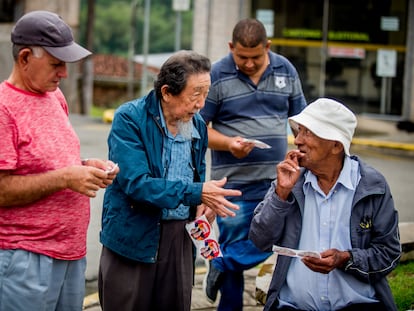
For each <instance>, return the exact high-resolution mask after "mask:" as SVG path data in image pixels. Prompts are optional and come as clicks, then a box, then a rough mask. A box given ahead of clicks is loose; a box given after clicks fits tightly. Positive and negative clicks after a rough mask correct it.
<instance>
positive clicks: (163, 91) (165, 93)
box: [161, 84, 171, 102]
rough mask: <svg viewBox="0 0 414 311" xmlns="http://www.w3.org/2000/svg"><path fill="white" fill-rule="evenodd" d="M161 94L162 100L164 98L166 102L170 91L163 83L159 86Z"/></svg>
mask: <svg viewBox="0 0 414 311" xmlns="http://www.w3.org/2000/svg"><path fill="white" fill-rule="evenodd" d="M161 95H162V100H164V101H165V102H168V98H169V97H170V96H171V93H170V92H168V85H167V84H164V85H163V86H161Z"/></svg>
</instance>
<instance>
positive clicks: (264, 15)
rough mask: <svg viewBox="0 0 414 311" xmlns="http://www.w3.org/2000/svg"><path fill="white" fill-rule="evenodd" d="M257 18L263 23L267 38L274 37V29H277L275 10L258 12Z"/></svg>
mask: <svg viewBox="0 0 414 311" xmlns="http://www.w3.org/2000/svg"><path fill="white" fill-rule="evenodd" d="M256 18H257V19H258V20H259V21H261V22H262V24H263V26H264V27H265V29H266V35H267V37H268V38H271V37H273V35H274V33H273V29H274V28H275V25H274V13H273V10H257V11H256Z"/></svg>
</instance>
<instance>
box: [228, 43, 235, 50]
mask: <svg viewBox="0 0 414 311" xmlns="http://www.w3.org/2000/svg"><path fill="white" fill-rule="evenodd" d="M228 44H229V49H230V51H233V50H234V45H233V42H231V41H229V43H228Z"/></svg>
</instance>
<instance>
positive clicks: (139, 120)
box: [100, 91, 207, 263]
mask: <svg viewBox="0 0 414 311" xmlns="http://www.w3.org/2000/svg"><path fill="white" fill-rule="evenodd" d="M158 107H159V100H158V99H157V98H156V95H155V92H154V91H151V92H150V93H149V94H148V95H147V96H145V97H143V98H140V99H136V100H134V101H131V102H128V103H125V104H123V105H121V106H120V107H119V108H118V109H117V111H116V112H115V115H114V119H113V123H112V128H111V131H110V133H109V136H108V147H109V159H111V160H112V161H113V162H115V163H118V165H119V168H120V172H119V173H118V175H117V177H116V178H115V180H114V182H113V184H112V185H110V186H109V187H108V188H107V189H106V191H105V197H104V203H103V211H102V230H101V233H100V241H101V243H102V244H103V245H104V246H106V247H107V248H109V249H111V250H112V251H114V252H116V253H118V254H120V255H122V256H124V257H127V258H129V259H132V260H136V261H141V262H148V263H151V262H155V261H156V260H157V251H158V243H159V238H160V220H161V211H162V209H163V208H176V207H177V206H178V205H179V204H180V203H183V204H184V205H187V206H191V207H192V208H191V209H192V213H193V214H195V208H196V206H197V205H199V204H200V203H201V192H202V187H203V184H202V182H204V180H205V169H206V164H205V153H206V150H207V127H206V125H205V123H204V121H203V119H202V118H201V116H200V115H195V116H194V118H193V122H194V125H195V127H196V128H197V130H198V132H199V134H200V137H201V138H200V139H194V140H193V143H192V154H193V162H194V163H193V165H194V169H195V172H194V175H195V182H194V183H190V184H188V183H184V182H182V181H169V180H166V179H165V178H163V165H162V150H163V135H164V133H163V131H162V129H161V125H160V112H159V109H158Z"/></svg>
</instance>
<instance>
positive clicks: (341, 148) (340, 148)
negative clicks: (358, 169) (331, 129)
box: [332, 140, 345, 154]
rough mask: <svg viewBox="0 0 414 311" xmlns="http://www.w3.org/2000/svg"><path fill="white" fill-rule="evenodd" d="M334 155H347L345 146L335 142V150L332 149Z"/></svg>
mask: <svg viewBox="0 0 414 311" xmlns="http://www.w3.org/2000/svg"><path fill="white" fill-rule="evenodd" d="M332 153H333V154H340V153H345V150H344V145H342V143H341V142H339V141H336V140H335V141H334V144H333V148H332Z"/></svg>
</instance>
